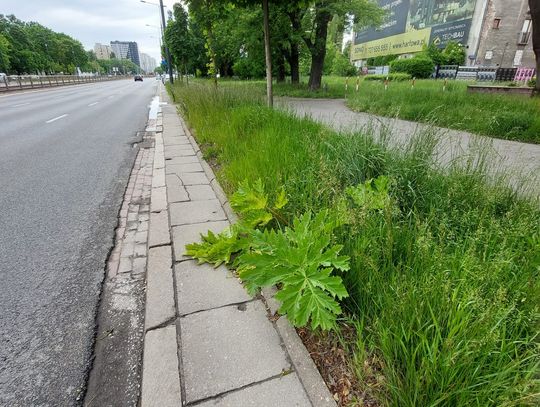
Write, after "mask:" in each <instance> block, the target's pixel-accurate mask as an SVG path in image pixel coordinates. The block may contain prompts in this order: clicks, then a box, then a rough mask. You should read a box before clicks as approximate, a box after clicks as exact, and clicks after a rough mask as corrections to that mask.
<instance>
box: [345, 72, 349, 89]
mask: <svg viewBox="0 0 540 407" xmlns="http://www.w3.org/2000/svg"><path fill="white" fill-rule="evenodd" d="M347 90H349V77H348V76H347V77H346V78H345V92H347Z"/></svg>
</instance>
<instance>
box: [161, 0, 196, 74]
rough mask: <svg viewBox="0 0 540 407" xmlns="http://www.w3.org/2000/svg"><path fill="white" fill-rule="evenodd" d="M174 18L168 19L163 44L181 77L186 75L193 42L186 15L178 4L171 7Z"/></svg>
mask: <svg viewBox="0 0 540 407" xmlns="http://www.w3.org/2000/svg"><path fill="white" fill-rule="evenodd" d="M172 14H173V16H174V18H173V19H172V18H171V19H169V22H168V24H167V28H166V29H165V42H166V44H167V46H168V47H169V51H170V52H171V57H172V59H173V61H172V62H173V63H174V65H175V66H176V68H177V70H178V71H179V72H180V75H181V76H182V74H183V73H186V74H187V68H188V60H189V59H190V57H191V56H192V54H193V40H192V38H191V33H190V31H189V29H188V14H187V12H186V10H184V7H183V6H182V5H181V4H180V3H176V4H175V5H174V6H173V13H172Z"/></svg>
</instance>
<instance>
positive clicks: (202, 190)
mask: <svg viewBox="0 0 540 407" xmlns="http://www.w3.org/2000/svg"><path fill="white" fill-rule="evenodd" d="M186 191H187V193H188V195H189V199H191V200H192V201H206V200H208V199H215V198H216V194H215V192H214V190H213V189H212V187H211V186H210V185H187V186H186Z"/></svg>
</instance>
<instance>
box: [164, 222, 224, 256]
mask: <svg viewBox="0 0 540 407" xmlns="http://www.w3.org/2000/svg"><path fill="white" fill-rule="evenodd" d="M228 226H229V222H228V221H226V220H221V221H218V222H205V223H194V224H192V225H182V226H173V228H172V236H173V243H174V260H175V261H182V260H188V259H189V257H186V256H184V252H185V247H186V245H187V244H188V243H195V242H200V241H201V233H204V234H206V233H207V232H208V231H209V230H211V231H212V232H214V233H220V232H221V231H223V229H225V228H226V227H228Z"/></svg>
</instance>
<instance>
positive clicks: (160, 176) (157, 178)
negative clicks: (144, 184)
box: [152, 168, 165, 188]
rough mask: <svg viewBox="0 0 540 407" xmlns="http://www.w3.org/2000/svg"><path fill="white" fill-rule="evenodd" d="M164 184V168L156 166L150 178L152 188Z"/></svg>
mask: <svg viewBox="0 0 540 407" xmlns="http://www.w3.org/2000/svg"><path fill="white" fill-rule="evenodd" d="M164 186H165V169H164V168H158V169H156V171H154V175H153V178H152V188H159V187H164Z"/></svg>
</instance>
